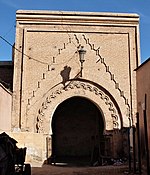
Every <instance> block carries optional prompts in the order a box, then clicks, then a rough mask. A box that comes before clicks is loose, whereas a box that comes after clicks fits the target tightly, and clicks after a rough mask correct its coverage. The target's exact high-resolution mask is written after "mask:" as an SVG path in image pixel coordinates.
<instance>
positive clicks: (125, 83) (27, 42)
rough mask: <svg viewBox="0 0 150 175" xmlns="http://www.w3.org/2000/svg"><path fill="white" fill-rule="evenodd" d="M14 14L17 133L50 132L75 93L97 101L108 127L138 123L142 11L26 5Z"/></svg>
mask: <svg viewBox="0 0 150 175" xmlns="http://www.w3.org/2000/svg"><path fill="white" fill-rule="evenodd" d="M16 15H17V16H16V17H17V26H16V43H15V47H16V48H17V49H16V50H15V59H14V87H13V88H14V92H13V113H12V115H13V116H12V130H13V131H14V132H16V131H21V132H24V133H26V134H27V135H28V133H30V134H32V135H36V134H35V133H37V137H38V133H41V135H42V133H43V137H42V138H45V136H46V135H47V136H50V135H51V134H52V128H51V121H52V117H53V114H54V112H55V110H56V108H57V107H58V105H59V104H61V103H62V102H63V101H64V100H66V99H68V98H71V97H74V96H79V97H84V98H86V99H89V100H90V101H92V102H93V103H94V104H96V106H98V108H99V109H100V110H101V111H102V113H103V117H104V120H105V130H106V131H109V130H113V129H121V128H123V127H129V126H130V124H134V123H135V113H136V109H137V107H136V77H135V72H134V71H133V70H134V69H135V68H137V66H138V65H139V16H138V15H136V14H113V13H87V12H84V13H83V12H55V11H22V10H19V11H17V14H16ZM81 46H83V47H84V49H85V50H86V54H85V62H84V63H83V71H82V77H81V76H80V71H81V66H80V62H79V52H78V51H79V50H80V49H81ZM44 149H45V150H46V148H44ZM41 150H42V151H43V147H42V146H41ZM44 154H45V153H44ZM42 160H43V159H42Z"/></svg>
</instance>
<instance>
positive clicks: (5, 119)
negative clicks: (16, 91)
mask: <svg viewBox="0 0 150 175" xmlns="http://www.w3.org/2000/svg"><path fill="white" fill-rule="evenodd" d="M11 109H12V94H11V92H10V91H8V90H7V89H6V88H5V87H4V86H3V85H2V84H0V132H3V131H5V132H9V131H11V114H12V110H11Z"/></svg>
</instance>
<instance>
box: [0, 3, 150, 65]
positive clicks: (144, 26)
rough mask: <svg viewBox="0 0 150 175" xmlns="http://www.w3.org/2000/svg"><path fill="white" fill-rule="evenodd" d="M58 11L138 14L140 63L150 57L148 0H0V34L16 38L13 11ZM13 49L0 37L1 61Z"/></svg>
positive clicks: (9, 54) (8, 57)
mask: <svg viewBox="0 0 150 175" xmlns="http://www.w3.org/2000/svg"><path fill="white" fill-rule="evenodd" d="M19 9H22V10H61V11H87V12H88V11H90V12H118V13H137V14H139V15H140V46H141V62H143V61H145V60H146V59H147V58H148V57H150V44H149V43H150V0H0V36H2V37H4V38H5V39H6V40H8V41H9V42H10V43H11V44H13V43H14V41H15V18H16V10H19ZM11 55H12V48H11V46H10V45H8V44H7V43H6V42H4V41H3V40H1V39H0V61H3V60H11V57H12V56H11Z"/></svg>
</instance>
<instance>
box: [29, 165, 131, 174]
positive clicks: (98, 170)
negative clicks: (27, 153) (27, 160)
mask: <svg viewBox="0 0 150 175" xmlns="http://www.w3.org/2000/svg"><path fill="white" fill-rule="evenodd" d="M125 174H129V173H128V167H127V166H125V165H121V166H97V167H89V166H84V167H79V166H65V165H55V166H54V165H43V166H42V167H32V175H125Z"/></svg>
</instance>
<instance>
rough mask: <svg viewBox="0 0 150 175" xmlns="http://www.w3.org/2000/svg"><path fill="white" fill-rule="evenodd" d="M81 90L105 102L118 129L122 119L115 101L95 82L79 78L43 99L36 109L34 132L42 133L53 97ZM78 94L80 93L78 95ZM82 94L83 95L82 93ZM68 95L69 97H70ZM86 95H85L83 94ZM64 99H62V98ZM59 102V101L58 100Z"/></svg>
mask: <svg viewBox="0 0 150 175" xmlns="http://www.w3.org/2000/svg"><path fill="white" fill-rule="evenodd" d="M77 89H79V90H82V91H85V92H90V93H92V96H93V95H95V96H97V98H98V99H100V100H101V101H103V104H105V106H106V108H107V110H108V111H109V112H110V117H111V120H112V122H113V129H120V128H121V126H122V123H121V122H122V119H121V113H120V111H118V109H117V107H116V104H117V103H116V102H114V101H113V100H112V98H111V97H110V96H109V95H108V94H106V92H105V91H104V90H101V89H100V88H99V87H98V86H96V85H95V84H92V83H89V82H84V81H80V80H72V81H70V82H69V83H68V85H67V86H66V87H59V88H58V89H56V90H54V91H53V92H51V93H50V94H49V95H48V96H47V97H46V98H45V101H44V102H43V103H42V105H41V108H40V109H39V110H38V115H37V117H36V132H37V133H44V132H45V129H44V125H43V124H44V120H45V111H46V110H47V109H48V106H49V105H50V104H51V103H53V101H54V100H55V99H57V98H58V97H59V95H60V94H63V93H65V92H67V91H70V90H77ZM73 96H75V95H71V96H70V97H73ZM78 96H80V95H78ZM82 96H84V95H82ZM70 97H69V98H70ZM85 97H87V96H85ZM63 101H64V100H63ZM92 101H94V100H93V99H92ZM60 103H61V102H60Z"/></svg>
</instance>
